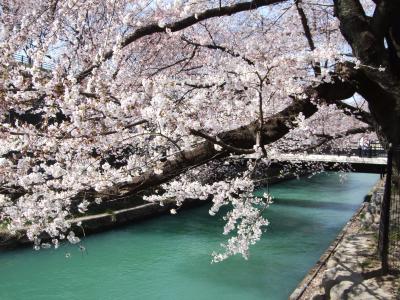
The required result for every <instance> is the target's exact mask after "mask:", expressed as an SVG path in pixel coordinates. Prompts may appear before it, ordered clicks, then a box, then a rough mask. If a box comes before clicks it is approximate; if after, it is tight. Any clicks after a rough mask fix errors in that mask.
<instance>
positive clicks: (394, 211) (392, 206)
mask: <svg viewBox="0 0 400 300" xmlns="http://www.w3.org/2000/svg"><path fill="white" fill-rule="evenodd" d="M379 253H380V256H381V262H382V271H383V272H384V273H388V272H390V271H400V147H391V148H390V149H389V151H388V164H387V175H386V183H385V193H384V196H383V201H382V208H381V221H380V226H379Z"/></svg>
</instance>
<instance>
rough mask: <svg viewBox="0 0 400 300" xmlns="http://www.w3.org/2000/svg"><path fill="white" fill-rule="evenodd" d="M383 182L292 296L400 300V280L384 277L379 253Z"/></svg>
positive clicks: (300, 299) (293, 299) (293, 298)
mask: <svg viewBox="0 0 400 300" xmlns="http://www.w3.org/2000/svg"><path fill="white" fill-rule="evenodd" d="M383 188H384V184H383V181H382V180H381V181H379V182H378V183H377V184H376V185H375V187H374V188H373V189H372V191H371V192H370V194H369V195H368V196H367V197H366V201H365V202H364V203H363V204H362V206H361V207H360V208H359V209H358V210H357V212H356V213H355V214H354V215H353V217H352V218H351V219H350V221H349V222H348V223H347V224H346V226H345V227H344V228H343V230H342V231H341V232H340V234H339V235H338V236H337V238H336V240H335V241H334V242H333V243H332V244H331V245H330V247H329V248H328V249H327V250H326V251H325V253H324V254H323V255H322V256H321V258H320V260H319V261H318V262H317V264H316V265H315V266H314V267H313V268H312V269H311V270H310V272H309V273H308V274H307V276H306V277H305V278H304V279H303V280H302V281H301V283H300V284H299V285H298V287H297V288H296V289H295V291H294V292H293V293H292V295H291V296H290V298H289V299H290V300H305V299H313V300H319V299H332V300H342V299H360V300H361V299H363V300H364V299H382V300H390V299H393V300H395V299H400V296H399V295H400V276H399V275H397V276H395V275H386V276H382V274H381V271H380V268H381V266H380V261H379V256H378V253H377V249H378V229H379V216H380V205H381V201H382V198H383Z"/></svg>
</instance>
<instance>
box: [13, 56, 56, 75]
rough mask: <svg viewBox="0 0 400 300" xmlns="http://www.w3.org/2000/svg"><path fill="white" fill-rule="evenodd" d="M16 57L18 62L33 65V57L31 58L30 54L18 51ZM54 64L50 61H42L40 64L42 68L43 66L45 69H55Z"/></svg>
mask: <svg viewBox="0 0 400 300" xmlns="http://www.w3.org/2000/svg"><path fill="white" fill-rule="evenodd" d="M14 59H15V60H16V61H17V62H19V63H22V64H24V65H28V66H32V65H33V60H32V58H30V57H29V56H26V55H24V54H20V53H16V54H14ZM54 66H55V65H54V64H53V63H49V62H42V63H41V64H40V68H42V69H43V70H48V71H50V70H52V69H54Z"/></svg>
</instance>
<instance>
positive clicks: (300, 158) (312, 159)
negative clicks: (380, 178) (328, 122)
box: [269, 153, 387, 174]
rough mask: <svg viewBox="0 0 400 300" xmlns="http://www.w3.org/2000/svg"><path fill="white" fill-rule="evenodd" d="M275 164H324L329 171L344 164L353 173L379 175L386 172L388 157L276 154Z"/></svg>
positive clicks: (273, 158) (272, 155) (274, 155)
mask: <svg viewBox="0 0 400 300" xmlns="http://www.w3.org/2000/svg"><path fill="white" fill-rule="evenodd" d="M269 158H270V159H271V160H273V162H274V163H298V164H304V165H307V164H312V163H322V164H323V165H324V167H325V168H326V169H328V170H332V171H334V170H339V169H341V167H342V166H343V164H346V165H349V166H350V167H351V169H352V170H353V172H359V173H378V174H383V173H385V172H386V164H387V158H386V157H359V156H348V155H334V154H302V153H295V154H289V153H276V154H271V155H270V156H269Z"/></svg>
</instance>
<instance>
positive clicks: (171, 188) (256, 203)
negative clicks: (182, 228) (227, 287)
mask: <svg viewBox="0 0 400 300" xmlns="http://www.w3.org/2000/svg"><path fill="white" fill-rule="evenodd" d="M161 187H162V189H164V190H165V192H164V193H162V194H161V195H151V196H146V197H145V198H144V199H145V200H147V201H150V202H159V203H166V202H170V201H173V202H174V203H175V204H176V205H177V206H178V207H179V206H181V205H182V204H183V202H184V200H185V199H200V200H206V199H209V198H212V203H213V204H212V206H211V208H210V211H209V213H210V215H212V216H215V215H216V214H217V213H218V212H219V211H220V208H221V207H223V206H227V207H228V208H229V210H228V212H227V213H226V215H225V216H224V217H223V219H224V220H225V222H226V224H225V226H224V230H223V234H224V235H229V234H233V235H232V236H231V237H230V238H229V239H228V241H227V242H226V243H225V244H221V246H222V247H223V249H224V251H223V252H222V253H217V252H215V253H213V262H219V261H222V260H224V259H226V258H228V257H229V256H231V255H235V254H241V255H242V256H243V257H244V258H246V259H247V258H248V255H249V247H250V245H253V244H255V243H256V242H257V241H258V240H259V239H260V238H261V235H262V232H263V227H265V226H267V225H268V220H267V219H265V218H264V217H263V215H262V212H263V211H264V210H265V209H266V208H268V206H269V205H270V204H271V203H272V198H271V196H270V195H269V194H267V193H265V194H264V195H263V197H262V198H260V197H256V196H254V194H253V193H254V182H253V180H251V179H249V178H247V177H237V178H234V179H231V180H225V181H218V182H214V183H212V184H204V183H200V182H198V181H186V179H185V178H184V177H181V178H179V180H175V181H172V182H169V183H167V184H163V185H162V186H161ZM171 213H172V214H176V210H175V209H173V210H172V211H171Z"/></svg>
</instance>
